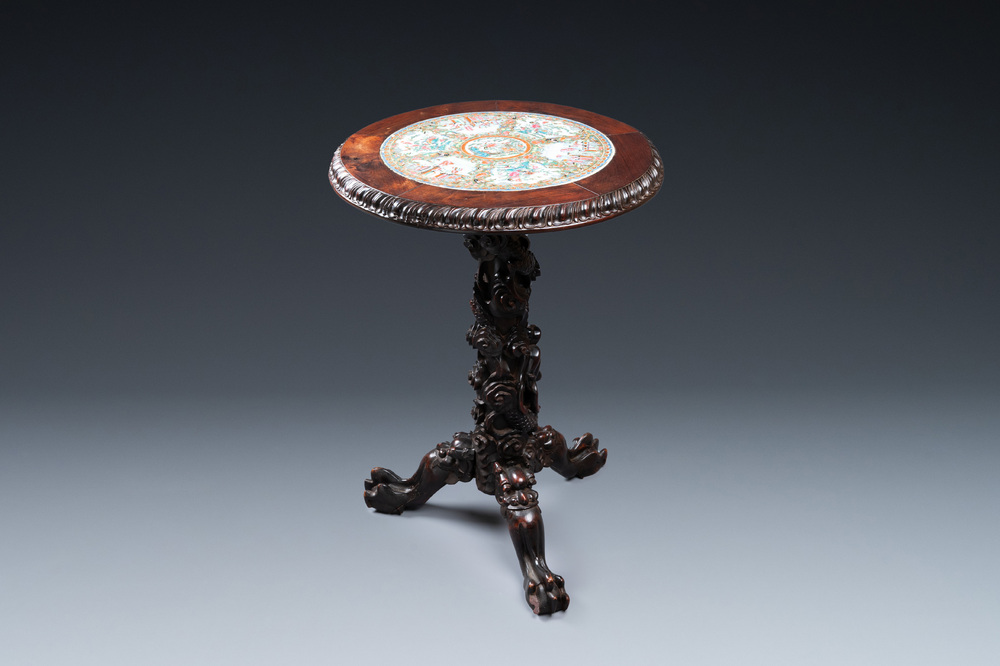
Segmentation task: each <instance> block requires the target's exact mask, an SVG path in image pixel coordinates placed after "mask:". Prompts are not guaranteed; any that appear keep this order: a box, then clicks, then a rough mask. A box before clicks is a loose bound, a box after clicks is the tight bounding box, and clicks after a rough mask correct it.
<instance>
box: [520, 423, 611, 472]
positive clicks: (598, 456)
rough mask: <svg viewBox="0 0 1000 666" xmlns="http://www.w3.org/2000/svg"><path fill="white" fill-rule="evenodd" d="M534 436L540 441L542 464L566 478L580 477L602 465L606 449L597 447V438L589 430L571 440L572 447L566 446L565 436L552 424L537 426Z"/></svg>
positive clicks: (606, 455) (606, 459) (605, 457)
mask: <svg viewBox="0 0 1000 666" xmlns="http://www.w3.org/2000/svg"><path fill="white" fill-rule="evenodd" d="M535 436H536V437H537V438H538V440H539V441H540V442H541V443H542V450H543V451H544V464H545V466H546V467H551V468H552V469H554V470H555V471H557V472H559V473H560V474H562V475H563V476H564V477H565V478H567V479H582V478H583V477H585V476H590V475H591V474H594V473H596V472H597V471H598V470H599V469H601V468H602V467H604V463H606V462H607V461H608V450H607V449H598V448H597V444H598V441H599V440H598V439H597V438H596V437H594V436H593V435H591V434H590V433H589V432H588V433H586V434H585V435H584V436H583V437H577V438H576V439H574V440H573V444H574V446H573V448H572V449H570V448H567V447H566V438H565V437H563V436H562V435H561V434H560V433H559V432H558V431H557V430H555V429H554V428H553V427H552V426H545V427H543V428H539V429H538V430H537V431H536V432H535Z"/></svg>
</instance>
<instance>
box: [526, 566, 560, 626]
mask: <svg viewBox="0 0 1000 666" xmlns="http://www.w3.org/2000/svg"><path fill="white" fill-rule="evenodd" d="M524 598H525V599H526V600H527V601H528V605H529V606H531V610H533V611H534V612H535V615H551V614H552V613H557V612H559V611H564V610H566V609H567V608H569V595H568V594H566V587H565V583H564V582H563V579H562V576H557V575H555V574H554V573H552V572H551V571H549V570H548V569H547V568H546V569H543V570H535V571H533V572H532V571H529V572H528V573H526V574H525V578H524Z"/></svg>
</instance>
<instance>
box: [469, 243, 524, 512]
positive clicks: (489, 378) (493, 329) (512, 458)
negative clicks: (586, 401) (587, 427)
mask: <svg viewBox="0 0 1000 666" xmlns="http://www.w3.org/2000/svg"><path fill="white" fill-rule="evenodd" d="M465 245H466V247H467V248H468V249H469V252H470V253H471V254H472V256H473V258H475V259H476V260H478V261H479V270H478V271H477V272H476V280H475V285H474V287H473V298H472V302H471V304H470V305H471V307H472V314H473V317H474V318H475V320H474V321H473V323H472V326H470V327H469V332H468V334H467V336H466V339H467V340H468V342H469V344H470V345H471V346H472V347H473V348H474V349H475V350H476V353H477V359H476V363H475V365H474V366H473V367H472V370H471V372H469V383H470V384H471V385H472V388H473V389H475V391H476V399H475V406H474V407H473V410H472V416H473V418H474V419H475V421H476V429H475V437H474V442H475V447H476V467H477V470H476V471H477V473H476V479H477V483H478V485H479V488H480V490H483V491H484V492H489V493H492V492H494V491H495V490H496V483H497V481H496V478H495V474H496V468H495V463H497V462H501V463H503V464H516V465H522V466H524V468H525V469H527V470H529V471H532V472H537V471H539V470H540V469H542V456H541V455H540V450H541V446H540V443H539V441H538V439H537V437H536V436H535V434H534V433H535V431H536V430H537V429H538V388H537V386H536V382H537V381H538V380H539V379H540V378H541V376H542V375H541V372H540V370H539V366H540V363H541V352H540V351H539V349H538V344H537V343H538V340H539V339H540V338H541V335H542V333H541V330H539V328H538V327H537V326H533V325H531V324H528V300H529V298H530V296H531V283H532V282H533V281H534V279H535V278H536V277H538V275H539V273H540V271H539V268H538V262H537V261H536V260H535V255H534V254H532V253H531V250H530V249H529V241H528V237H527V236H524V235H517V236H513V235H467V236H466V237H465Z"/></svg>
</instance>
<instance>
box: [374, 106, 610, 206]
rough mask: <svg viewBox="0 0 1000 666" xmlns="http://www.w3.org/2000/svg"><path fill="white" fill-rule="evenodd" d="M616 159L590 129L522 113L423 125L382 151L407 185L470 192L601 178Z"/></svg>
mask: <svg viewBox="0 0 1000 666" xmlns="http://www.w3.org/2000/svg"><path fill="white" fill-rule="evenodd" d="M614 154H615V147H614V144H612V143H611V141H610V140H609V139H608V137H607V136H605V135H604V134H602V133H601V132H598V131H597V130H595V129H594V128H593V127H590V126H589V125H584V124H583V123H580V122H577V121H575V120H570V119H568V118H561V117H558V116H550V115H545V114H541V113H525V112H520V111H480V112H477V113H457V114H453V115H448V116H438V117H436V118H429V119H427V120H421V121H420V122H416V123H413V124H412V125H407V126H406V127H404V128H402V129H400V130H398V131H396V132H394V133H393V134H390V135H389V137H388V138H386V140H385V141H384V142H382V147H381V150H380V155H381V157H382V161H383V162H384V163H385V165H386V166H388V167H389V168H390V169H392V170H393V171H395V172H396V173H398V174H399V175H401V176H404V177H405V178H409V179H410V180H414V181H417V182H418V183H425V184H427V185H434V186H436V187H443V188H447V189H452V190H467V191H498V190H499V191H517V190H534V189H539V188H542V187H554V186H556V185H565V184H566V183H572V182H575V181H578V180H581V179H583V178H586V177H588V176H592V175H593V174H595V173H597V172H598V171H600V170H601V169H603V168H604V167H605V166H607V164H608V162H610V161H611V158H612V157H613V156H614Z"/></svg>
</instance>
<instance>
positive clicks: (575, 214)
mask: <svg viewBox="0 0 1000 666" xmlns="http://www.w3.org/2000/svg"><path fill="white" fill-rule="evenodd" d="M662 182H663V166H662V163H661V161H660V156H659V154H658V153H657V152H656V149H655V148H654V147H653V146H652V144H651V143H650V142H649V141H648V140H647V139H646V137H645V136H644V135H643V134H642V133H641V132H639V131H638V130H636V129H634V128H632V127H630V126H628V125H626V124H624V123H621V122H619V121H617V120H613V119H611V118H607V117H605V116H601V115H598V114H596V113H591V112H589V111H583V110H581V109H574V108H571V107H566V106H559V105H556V104H544V103H538V102H518V101H484V102H464V103H458V104H444V105H441V106H434V107H430V108H426V109H419V110H416V111H411V112H409V113H403V114H400V115H397V116H392V117H391V118H386V119H385V120H380V121H379V122H377V123H373V124H371V125H369V126H368V127H365V128H364V129H362V130H360V131H358V132H356V133H354V134H353V135H351V136H350V137H349V138H348V139H347V140H346V141H345V142H344V143H343V145H341V146H340V148H338V149H337V152H336V154H335V155H334V158H333V162H332V163H331V165H330V183H331V184H332V185H333V189H334V191H336V193H337V194H338V195H340V196H341V197H342V198H343V199H344V200H345V201H347V202H348V203H350V204H352V205H353V206H356V207H357V208H360V209H361V210H364V211H366V212H368V213H372V214H374V215H377V216H379V217H383V218H386V219H388V220H392V221H393V222H398V223H400V224H406V225H409V226H414V227H419V228H421V229H432V230H438V231H450V232H458V233H462V234H465V246H466V247H467V248H468V250H469V252H471V253H472V256H473V258H474V259H476V260H477V261H478V262H479V271H478V273H477V277H476V281H475V284H474V285H473V299H472V303H471V305H472V314H473V317H474V319H475V321H474V323H473V324H472V326H471V327H470V328H469V332H468V335H467V340H468V341H469V344H470V345H471V346H472V347H473V348H474V349H475V350H476V353H477V359H476V363H475V365H474V366H473V368H472V371H471V372H470V373H469V383H470V384H471V385H472V387H473V389H475V392H476V398H475V403H474V407H473V411H472V415H473V418H474V420H475V427H474V428H473V429H472V430H469V431H464V432H458V433H456V434H455V435H454V437H453V438H452V439H451V440H450V441H447V442H442V443H441V444H438V445H437V446H436V447H435V448H434V449H432V450H431V451H430V452H429V453H428V454H427V455H425V456H424V458H423V459H422V460H421V462H420V465H419V467H418V468H417V470H416V472H414V474H413V475H412V476H410V477H409V478H402V477H400V476H399V475H398V474H396V473H394V472H392V471H390V470H387V469H384V468H381V467H376V468H375V469H373V470H372V472H371V478H370V479H367V480H366V481H365V494H364V496H365V502H366V503H367V504H368V506H369V507H371V508H373V509H375V510H376V511H379V512H382V513H395V514H398V513H402V512H403V511H405V510H407V509H414V508H417V507H419V506H421V505H422V504H424V503H425V502H426V501H427V500H428V499H429V498H430V497H431V496H432V495H433V494H434V493H435V492H437V491H438V490H440V489H441V488H443V487H444V486H445V485H446V484H453V483H457V482H459V481H462V482H465V481H471V480H473V479H475V481H476V485H477V487H478V488H479V490H481V491H482V492H484V493H488V494H491V495H494V496H495V497H496V500H497V502H498V503H499V504H500V508H501V512H502V513H503V516H504V518H505V519H506V520H507V525H508V528H509V531H510V536H511V540H512V541H513V543H514V549H515V551H516V552H517V557H518V560H519V561H520V565H521V570H522V573H523V574H524V591H525V597H526V599H527V601H528V604H529V605H530V606H531V608H532V610H534V612H535V613H538V614H548V613H553V612H556V611H560V610H565V609H566V608H567V606H568V605H569V595H568V594H567V593H566V589H565V586H564V583H563V579H562V578H561V577H560V576H557V575H555V574H553V573H552V571H551V570H550V569H549V567H548V564H547V563H546V561H545V541H544V532H543V527H542V517H541V511H540V509H539V507H538V494H537V493H536V492H535V491H534V490H533V489H532V486H534V484H535V478H534V474H535V473H536V472H539V471H541V470H542V469H543V468H545V467H551V468H552V469H554V470H555V471H556V472H558V473H559V474H561V475H562V476H564V477H566V478H567V479H571V478H582V477H585V476H589V475H590V474H593V473H595V472H597V471H598V470H599V469H601V467H603V466H604V463H605V461H606V459H607V450H606V449H598V446H597V444H598V440H597V439H595V438H594V437H593V436H592V435H590V434H589V433H587V434H585V435H583V436H582V437H579V438H577V439H575V440H573V446H572V447H570V446H568V445H567V444H566V440H565V438H564V437H563V436H562V435H561V434H559V432H557V431H556V430H554V429H553V428H552V427H551V426H541V427H540V426H539V425H538V389H537V385H536V382H537V381H538V379H539V378H540V377H541V373H540V372H539V365H540V352H539V349H538V340H539V337H540V336H541V331H540V330H539V329H538V327H537V326H534V325H532V324H529V323H528V299H529V297H530V295H531V283H532V281H534V279H535V278H536V277H537V276H538V273H539V269H538V262H537V261H536V260H535V256H534V254H532V252H531V250H530V249H529V242H528V236H527V234H531V233H538V232H545V231H557V230H562V229H567V228H570V227H579V226H584V225H587V224H593V223H595V222H601V221H603V220H606V219H609V218H611V217H615V216H616V215H621V214H622V213H625V212H627V211H630V210H632V209H633V208H636V207H638V206H640V205H642V204H644V203H645V202H646V201H648V200H649V199H650V198H651V197H652V196H653V195H654V194H655V193H656V191H657V190H658V189H659V187H660V185H661V184H662Z"/></svg>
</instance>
